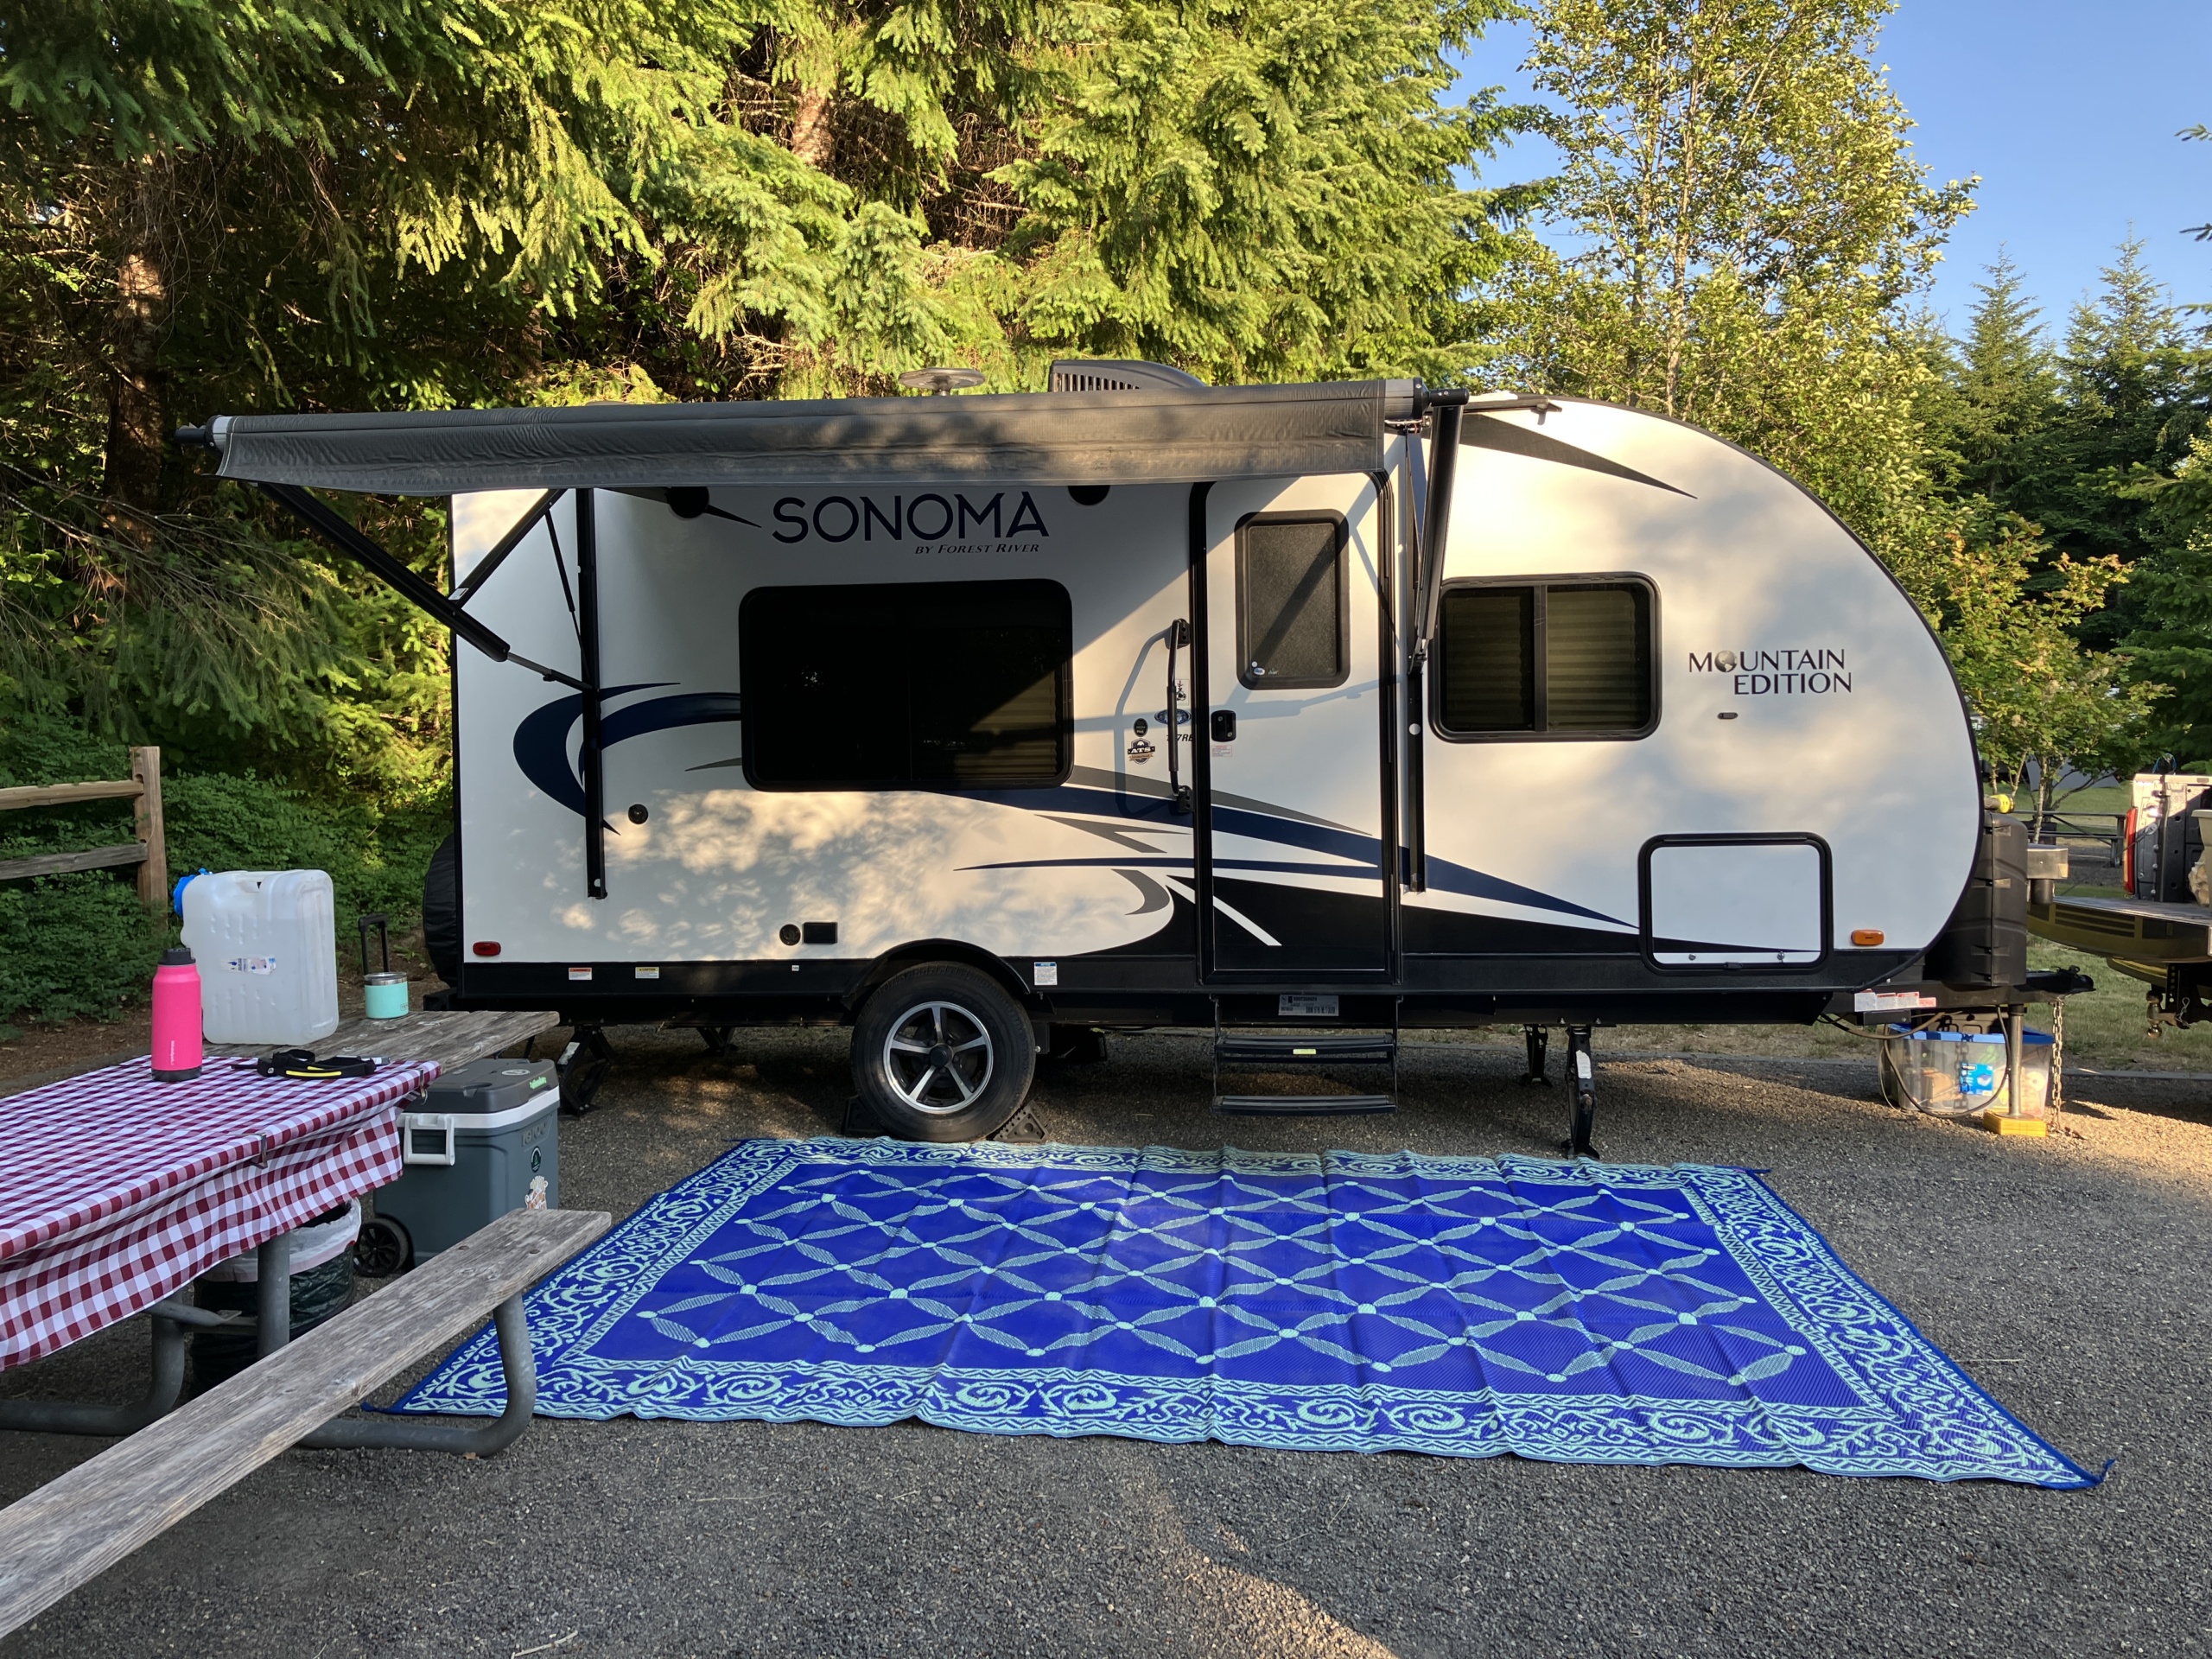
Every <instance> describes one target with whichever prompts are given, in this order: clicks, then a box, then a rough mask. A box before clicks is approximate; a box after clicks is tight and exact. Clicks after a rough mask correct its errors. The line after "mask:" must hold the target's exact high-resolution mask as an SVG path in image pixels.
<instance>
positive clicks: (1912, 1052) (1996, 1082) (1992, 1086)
mask: <svg viewBox="0 0 2212 1659" xmlns="http://www.w3.org/2000/svg"><path fill="white" fill-rule="evenodd" d="M2052 1052H2053V1045H2052V1042H2051V1037H2050V1033H2049V1032H2047V1031H2024V1032H2022V1033H2020V1115H2021V1116H2024V1117H2044V1116H2048V1115H2049V1112H2050V1057H2051V1054H2052ZM1881 1064H1882V1097H1883V1098H1884V1099H1885V1100H1887V1101H1888V1102H1889V1103H1891V1105H1892V1106H1904V1107H1908V1108H1910V1109H1914V1110H1916V1111H1923V1112H1932V1113H1934V1114H1935V1115H1936V1116H1938V1117H1967V1116H1972V1115H1974V1114H1975V1113H1978V1112H1986V1111H1991V1110H1995V1111H2000V1112H2002V1111H2006V1110H2009V1109H2011V1101H2010V1098H2009V1096H2007V1095H2006V1093H2005V1038H2004V1036H2003V1034H2002V1033H1996V1032H1991V1033H1980V1032H1961V1031H1907V1030H1904V1028H1903V1027H1897V1026H1892V1027H1890V1029H1889V1032H1888V1033H1887V1034H1885V1036H1884V1037H1883V1039H1882V1058H1881Z"/></svg>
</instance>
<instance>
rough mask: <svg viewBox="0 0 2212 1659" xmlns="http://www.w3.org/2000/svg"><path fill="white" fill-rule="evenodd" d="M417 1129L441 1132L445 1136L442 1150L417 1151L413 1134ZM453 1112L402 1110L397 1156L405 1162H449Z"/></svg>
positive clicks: (451, 1149) (452, 1158) (451, 1153)
mask: <svg viewBox="0 0 2212 1659" xmlns="http://www.w3.org/2000/svg"><path fill="white" fill-rule="evenodd" d="M418 1129H423V1130H428V1131H429V1132H430V1133H432V1134H442V1135H444V1136H445V1138H446V1143H445V1150H444V1151H443V1152H417V1151H416V1150H415V1134H416V1130H418ZM453 1145H454V1141H453V1114H452V1113H450V1112H402V1113H401V1114H400V1115H399V1158H400V1161H401V1162H402V1163H407V1164H450V1163H452V1162H453V1161H454V1155H453Z"/></svg>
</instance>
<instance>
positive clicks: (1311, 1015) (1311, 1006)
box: [1275, 991, 1337, 1020]
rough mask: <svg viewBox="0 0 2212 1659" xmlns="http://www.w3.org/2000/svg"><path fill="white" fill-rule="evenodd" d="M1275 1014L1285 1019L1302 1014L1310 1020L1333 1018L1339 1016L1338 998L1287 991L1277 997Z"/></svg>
mask: <svg viewBox="0 0 2212 1659" xmlns="http://www.w3.org/2000/svg"><path fill="white" fill-rule="evenodd" d="M1275 1014H1276V1017H1277V1018H1279V1019H1283V1020H1288V1019H1290V1018H1292V1017H1293V1016H1294V1015H1300V1014H1302V1015H1304V1016H1305V1017H1306V1019H1309V1020H1333V1019H1335V1018H1336V1017H1337V999H1336V998H1335V997H1333V996H1325V995H1317V994H1314V993H1311V992H1306V991H1286V992H1284V993H1283V994H1282V995H1281V996H1278V997H1277V998H1276V999H1275Z"/></svg>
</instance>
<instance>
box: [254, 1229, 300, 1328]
mask: <svg viewBox="0 0 2212 1659" xmlns="http://www.w3.org/2000/svg"><path fill="white" fill-rule="evenodd" d="M254 1272H255V1274H257V1283H256V1285H255V1289H256V1290H257V1291H258V1292H259V1297H258V1300H259V1303H260V1315H261V1320H260V1328H259V1330H258V1331H257V1332H255V1334H254V1340H253V1357H255V1358H256V1359H266V1358H268V1357H269V1356H270V1355H271V1354H273V1353H275V1352H276V1351H277V1350H278V1349H279V1348H282V1347H283V1345H284V1344H286V1343H288V1342H289V1341H290V1340H291V1339H292V1236H291V1235H290V1234H289V1233H279V1234H277V1236H276V1237H274V1238H272V1239H269V1240H266V1241H265V1242H264V1243H263V1244H262V1246H261V1248H260V1249H258V1250H256V1251H255V1252H254Z"/></svg>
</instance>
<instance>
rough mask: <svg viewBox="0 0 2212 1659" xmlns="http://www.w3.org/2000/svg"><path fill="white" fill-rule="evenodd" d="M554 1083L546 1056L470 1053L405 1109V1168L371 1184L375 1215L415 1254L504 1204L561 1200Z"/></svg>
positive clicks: (485, 1222) (464, 1231) (433, 1249)
mask: <svg viewBox="0 0 2212 1659" xmlns="http://www.w3.org/2000/svg"><path fill="white" fill-rule="evenodd" d="M560 1109H561V1084H560V1078H559V1076H558V1074H557V1073H556V1072H555V1071H554V1069H553V1062H552V1061H550V1060H498V1059H493V1060H472V1061H470V1062H469V1063H468V1064H467V1065H464V1066H461V1067H459V1068H457V1069H456V1070H454V1071H449V1072H448V1073H447V1074H446V1075H445V1076H443V1077H440V1078H439V1079H438V1080H437V1081H436V1082H435V1083H434V1084H431V1085H430V1092H429V1097H428V1098H427V1099H425V1100H424V1101H423V1103H422V1105H421V1109H419V1110H416V1111H409V1112H403V1113H402V1114H401V1115H400V1120H399V1135H400V1145H401V1150H402V1152H403V1154H404V1157H405V1160H406V1165H407V1169H406V1173H404V1174H403V1175H402V1176H401V1177H400V1178H399V1179H397V1180H396V1181H394V1182H393V1183H392V1184H391V1185H390V1186H386V1187H379V1188H378V1191H377V1194H376V1198H375V1204H376V1213H377V1218H378V1220H379V1221H390V1222H396V1223H397V1224H399V1226H400V1227H401V1228H403V1229H404V1230H405V1234H406V1239H405V1244H404V1247H403V1256H405V1255H411V1256H412V1257H413V1259H414V1260H416V1261H417V1262H421V1261H423V1260H424V1259H425V1258H427V1257H429V1256H433V1255H436V1254H437V1253H438V1252H439V1251H440V1250H442V1249H445V1248H447V1246H448V1245H452V1244H458V1243H460V1242H461V1240H462V1239H464V1238H467V1236H469V1235H470V1234H471V1233H473V1232H475V1231H476V1230H478V1229H480V1228H482V1227H487V1226H489V1225H490V1224H492V1223H493V1222H494V1221H497V1220H498V1219H499V1217H501V1216H504V1215H505V1214H506V1213H507V1212H508V1211H511V1210H557V1209H559V1208H560V1206H561V1140H560V1135H559V1133H558V1127H557V1123H556V1119H557V1118H558V1116H559V1114H560Z"/></svg>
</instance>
